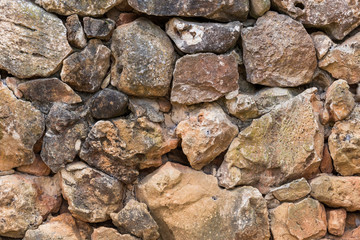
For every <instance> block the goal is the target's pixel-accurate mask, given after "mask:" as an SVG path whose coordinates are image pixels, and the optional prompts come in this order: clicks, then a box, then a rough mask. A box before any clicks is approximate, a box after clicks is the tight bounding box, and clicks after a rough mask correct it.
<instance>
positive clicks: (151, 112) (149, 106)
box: [129, 97, 164, 123]
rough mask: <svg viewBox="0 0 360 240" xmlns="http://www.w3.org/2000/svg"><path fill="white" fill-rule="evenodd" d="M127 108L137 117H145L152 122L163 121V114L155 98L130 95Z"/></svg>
mask: <svg viewBox="0 0 360 240" xmlns="http://www.w3.org/2000/svg"><path fill="white" fill-rule="evenodd" d="M129 109H130V110H131V112H132V113H133V114H134V115H135V116H136V117H137V118H139V117H147V118H148V119H149V120H150V121H152V122H157V123H159V122H163V121H164V114H163V113H161V112H160V105H159V103H158V101H157V100H156V99H149V98H137V97H130V101H129Z"/></svg>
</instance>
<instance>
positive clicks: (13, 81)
mask: <svg viewBox="0 0 360 240" xmlns="http://www.w3.org/2000/svg"><path fill="white" fill-rule="evenodd" d="M21 82H22V81H21V80H19V79H17V78H16V77H7V78H6V79H5V84H6V86H7V87H8V88H9V89H10V90H11V91H13V93H14V95H15V96H16V97H17V98H22V97H23V94H22V92H21V91H20V90H19V89H18V85H19V84H20V83H21Z"/></svg>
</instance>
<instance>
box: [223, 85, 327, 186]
mask: <svg viewBox="0 0 360 240" xmlns="http://www.w3.org/2000/svg"><path fill="white" fill-rule="evenodd" d="M315 92H316V89H315V88H311V89H307V90H306V91H304V92H303V93H301V94H299V95H298V96H296V97H294V98H292V99H290V100H288V101H286V102H284V103H282V104H281V105H278V106H277V107H276V108H275V109H274V110H272V111H271V112H269V113H267V114H265V115H263V116H262V117H261V118H259V119H255V120H253V122H252V124H251V125H250V126H249V127H247V128H246V129H244V130H243V131H241V132H240V133H239V135H238V136H237V137H236V138H235V139H234V140H233V142H232V143H231V145H230V147H229V150H228V152H227V153H226V155H225V159H224V162H223V163H222V165H221V167H220V168H219V170H218V179H219V184H220V185H221V186H224V187H226V188H232V187H234V186H237V185H254V186H256V187H258V188H259V189H260V191H261V192H262V193H264V192H267V191H268V188H269V187H271V186H278V185H280V184H283V183H285V182H287V181H290V180H293V179H297V178H301V177H310V176H311V175H313V174H314V173H317V172H318V169H319V165H320V161H321V159H322V152H323V146H324V132H323V126H322V125H321V124H320V122H319V116H318V112H319V110H320V107H321V105H322V104H321V102H320V101H318V100H317V98H316V95H315ZM300 140H301V141H300Z"/></svg>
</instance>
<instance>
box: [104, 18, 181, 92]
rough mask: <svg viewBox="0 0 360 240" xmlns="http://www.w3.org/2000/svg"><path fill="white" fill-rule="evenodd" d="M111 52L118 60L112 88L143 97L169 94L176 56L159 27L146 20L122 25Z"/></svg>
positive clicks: (113, 41)
mask: <svg viewBox="0 0 360 240" xmlns="http://www.w3.org/2000/svg"><path fill="white" fill-rule="evenodd" d="M111 50H112V53H113V55H114V58H115V63H114V64H113V66H112V69H111V81H112V85H113V86H115V87H117V88H118V89H119V90H120V91H122V92H124V93H127V94H130V95H135V96H142V97H151V96H165V95H166V94H167V93H168V91H169V88H170V82H171V78H172V72H173V68H174V62H175V52H174V47H173V46H172V44H171V41H170V39H169V38H168V36H167V35H166V34H165V32H164V31H163V30H161V29H160V27H158V26H156V25H155V24H153V23H152V22H150V21H149V20H147V19H145V18H139V19H137V20H135V21H133V22H131V23H129V24H125V25H121V26H119V27H117V28H116V29H115V31H114V34H113V38H112V44H111Z"/></svg>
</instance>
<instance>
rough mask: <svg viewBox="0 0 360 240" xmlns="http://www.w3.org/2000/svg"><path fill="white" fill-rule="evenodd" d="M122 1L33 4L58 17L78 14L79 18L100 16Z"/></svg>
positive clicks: (38, 0)
mask: <svg viewBox="0 0 360 240" xmlns="http://www.w3.org/2000/svg"><path fill="white" fill-rule="evenodd" d="M123 2H125V1H124V0H102V1H100V2H99V1H98V0H87V1H78V0H35V3H36V4H38V5H40V6H41V7H43V8H44V9H45V10H46V11H48V12H54V13H57V14H60V15H66V16H68V15H72V14H78V15H80V16H100V15H103V14H104V13H106V12H107V11H109V10H110V9H111V8H113V7H114V6H116V5H119V4H122V3H123Z"/></svg>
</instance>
